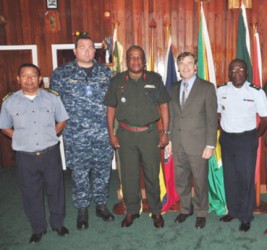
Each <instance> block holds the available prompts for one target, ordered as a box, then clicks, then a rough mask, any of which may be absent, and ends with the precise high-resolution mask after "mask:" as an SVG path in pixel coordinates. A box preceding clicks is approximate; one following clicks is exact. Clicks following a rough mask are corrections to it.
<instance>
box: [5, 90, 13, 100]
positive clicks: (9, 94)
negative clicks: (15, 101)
mask: <svg viewBox="0 0 267 250" xmlns="http://www.w3.org/2000/svg"><path fill="white" fill-rule="evenodd" d="M11 95H13V92H10V93H8V94H7V95H6V96H5V97H4V98H3V101H5V100H6V99H7V98H8V97H9V96H11Z"/></svg>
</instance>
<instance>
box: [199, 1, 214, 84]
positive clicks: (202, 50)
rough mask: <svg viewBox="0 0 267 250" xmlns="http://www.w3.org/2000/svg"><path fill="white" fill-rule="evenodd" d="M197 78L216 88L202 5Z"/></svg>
mask: <svg viewBox="0 0 267 250" xmlns="http://www.w3.org/2000/svg"><path fill="white" fill-rule="evenodd" d="M198 76H199V77H201V78H202V79H205V80H207V81H210V82H212V83H213V84H214V86H215V87H216V77H215V69H214V63H213V56H212V51H211V46H210V38H209V33H208V29H207V23H206V18H205V15H204V11H203V7H202V3H201V8H200V27H199V36H198Z"/></svg>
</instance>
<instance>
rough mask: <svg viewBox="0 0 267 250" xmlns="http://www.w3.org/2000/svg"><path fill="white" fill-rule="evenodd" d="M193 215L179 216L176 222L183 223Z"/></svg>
mask: <svg viewBox="0 0 267 250" xmlns="http://www.w3.org/2000/svg"><path fill="white" fill-rule="evenodd" d="M192 214H193V213H190V214H179V215H178V216H177V217H176V219H175V222H176V223H183V222H184V221H185V220H186V219H187V217H189V216H191V215H192Z"/></svg>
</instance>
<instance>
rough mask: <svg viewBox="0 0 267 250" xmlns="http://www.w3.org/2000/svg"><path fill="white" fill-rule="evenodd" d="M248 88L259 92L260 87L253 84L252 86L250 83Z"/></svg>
mask: <svg viewBox="0 0 267 250" xmlns="http://www.w3.org/2000/svg"><path fill="white" fill-rule="evenodd" d="M249 87H251V88H254V89H256V90H260V89H261V87H259V86H257V85H255V84H252V83H251V84H250V85H249Z"/></svg>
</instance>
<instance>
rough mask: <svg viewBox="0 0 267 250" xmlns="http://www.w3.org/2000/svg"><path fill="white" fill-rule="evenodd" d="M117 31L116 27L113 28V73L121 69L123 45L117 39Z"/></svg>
mask: <svg viewBox="0 0 267 250" xmlns="http://www.w3.org/2000/svg"><path fill="white" fill-rule="evenodd" d="M117 37H118V33H117V28H116V27H115V28H114V33H113V67H112V70H113V72H114V75H115V74H117V73H119V72H121V70H122V57H123V47H122V45H121V43H120V42H119V41H118V39H117Z"/></svg>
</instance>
